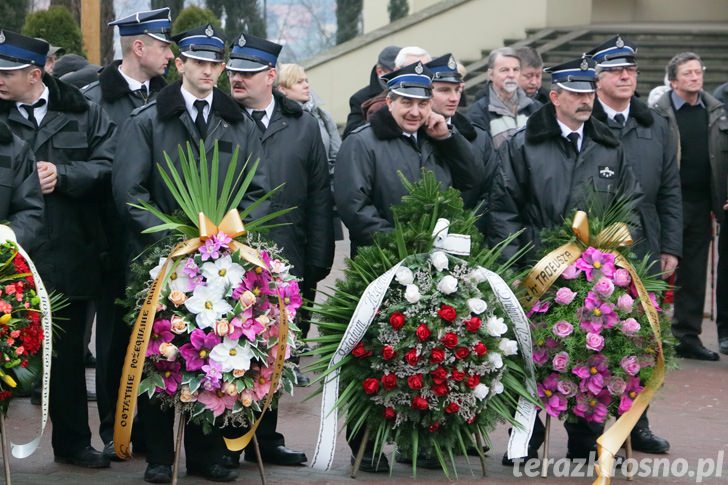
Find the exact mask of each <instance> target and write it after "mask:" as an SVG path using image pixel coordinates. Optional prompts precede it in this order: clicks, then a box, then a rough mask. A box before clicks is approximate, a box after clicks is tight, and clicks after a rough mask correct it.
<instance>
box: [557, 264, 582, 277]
mask: <svg viewBox="0 0 728 485" xmlns="http://www.w3.org/2000/svg"><path fill="white" fill-rule="evenodd" d="M579 273H581V270H580V269H579V268H577V267H576V264H572V265H569V266H568V267H567V268H566V269H565V270H564V272H563V273H561V277H562V278H564V279H565V280H573V279H576V278H577V277H578V276H579Z"/></svg>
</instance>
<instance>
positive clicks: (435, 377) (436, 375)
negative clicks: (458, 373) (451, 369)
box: [430, 367, 447, 384]
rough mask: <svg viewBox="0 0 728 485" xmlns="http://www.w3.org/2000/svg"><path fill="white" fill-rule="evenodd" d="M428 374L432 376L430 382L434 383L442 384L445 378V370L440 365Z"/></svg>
mask: <svg viewBox="0 0 728 485" xmlns="http://www.w3.org/2000/svg"><path fill="white" fill-rule="evenodd" d="M430 375H431V376H432V382H434V383H435V384H442V383H443V382H445V380H446V379H447V371H446V370H445V369H443V368H442V367H438V368H437V369H435V370H433V371H432V372H430Z"/></svg>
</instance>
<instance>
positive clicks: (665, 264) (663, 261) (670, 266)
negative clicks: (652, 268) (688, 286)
mask: <svg viewBox="0 0 728 485" xmlns="http://www.w3.org/2000/svg"><path fill="white" fill-rule="evenodd" d="M660 266H661V268H662V279H663V280H666V279H668V278H669V277H670V276H672V274H673V273H674V272H675V268H677V258H676V257H675V256H673V255H672V254H665V253H663V254H661V255H660Z"/></svg>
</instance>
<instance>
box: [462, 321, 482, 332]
mask: <svg viewBox="0 0 728 485" xmlns="http://www.w3.org/2000/svg"><path fill="white" fill-rule="evenodd" d="M480 324H481V320H480V318H478V317H472V318H471V319H470V320H465V328H466V329H467V330H468V332H477V331H478V330H479V329H480Z"/></svg>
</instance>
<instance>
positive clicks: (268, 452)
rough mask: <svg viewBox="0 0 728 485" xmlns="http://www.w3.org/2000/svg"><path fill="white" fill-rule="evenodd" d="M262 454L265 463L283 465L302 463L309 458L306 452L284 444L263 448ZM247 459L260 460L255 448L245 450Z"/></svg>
mask: <svg viewBox="0 0 728 485" xmlns="http://www.w3.org/2000/svg"><path fill="white" fill-rule="evenodd" d="M260 456H261V457H262V458H263V463H270V464H272V465H283V466H293V465H302V464H303V463H304V462H306V461H307V460H308V458H306V453H304V452H303V451H296V450H292V449H290V448H286V447H285V446H283V445H278V446H274V447H272V448H261V450H260ZM245 461H251V462H253V463H255V462H257V461H258V459H257V458H256V456H255V450H254V449H250V450H246V451H245Z"/></svg>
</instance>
